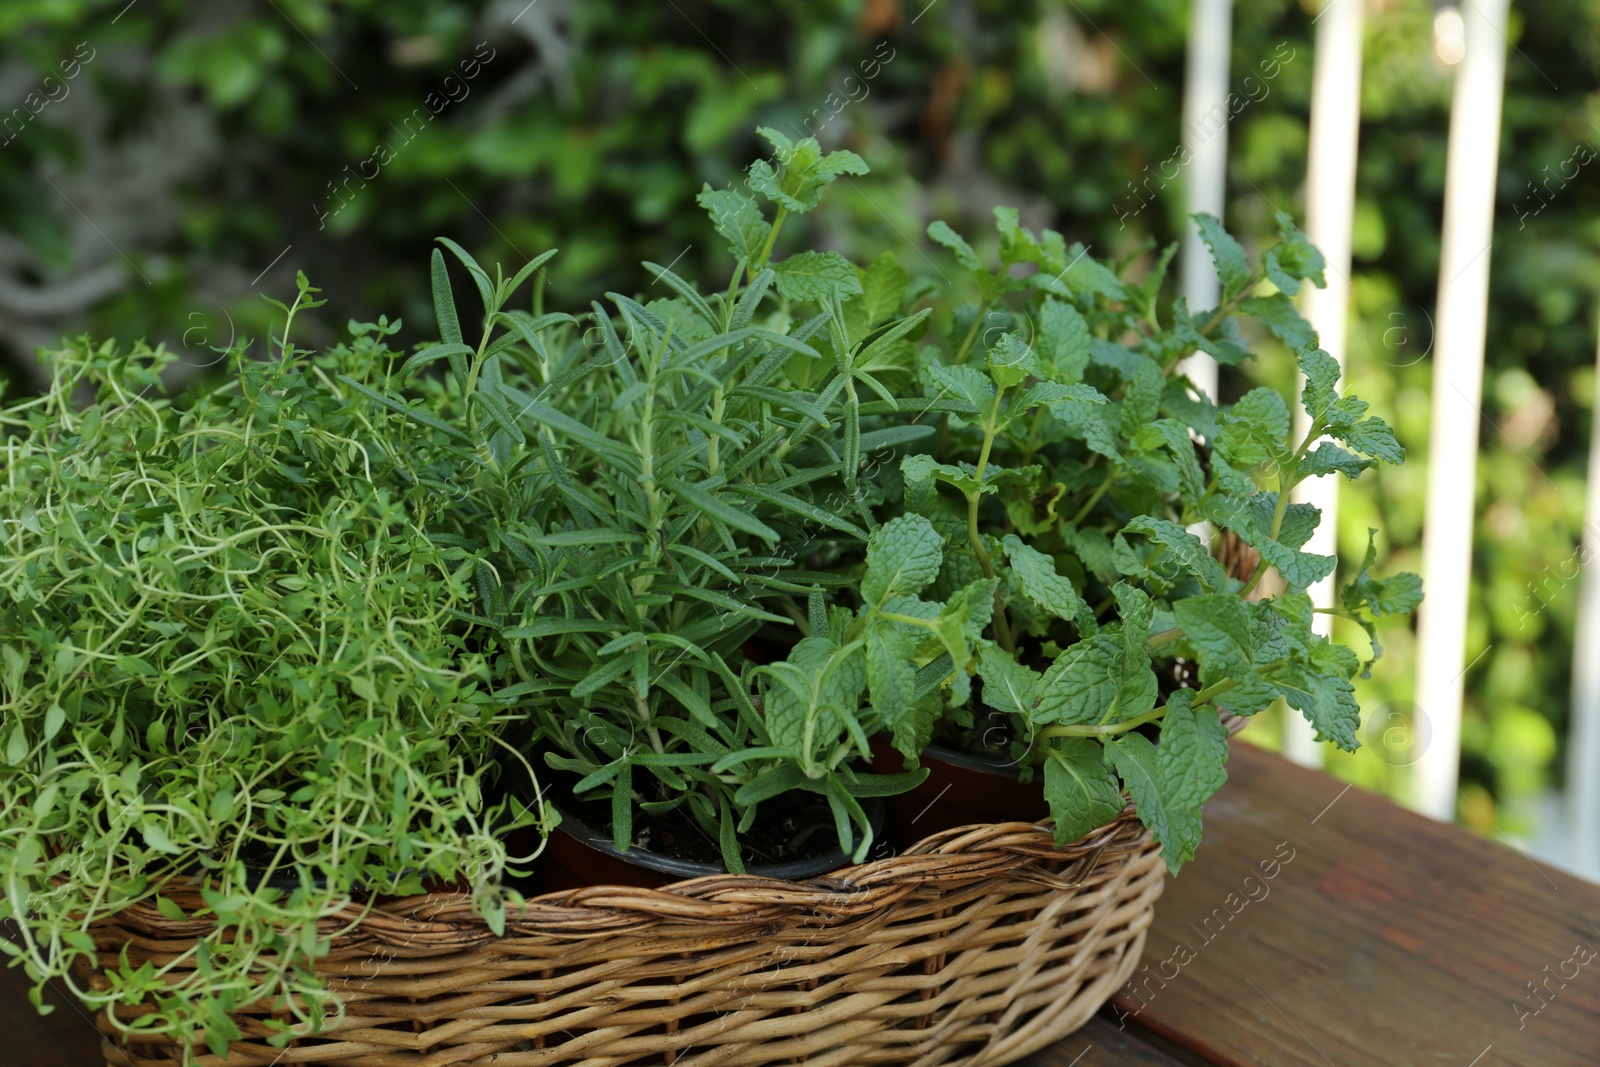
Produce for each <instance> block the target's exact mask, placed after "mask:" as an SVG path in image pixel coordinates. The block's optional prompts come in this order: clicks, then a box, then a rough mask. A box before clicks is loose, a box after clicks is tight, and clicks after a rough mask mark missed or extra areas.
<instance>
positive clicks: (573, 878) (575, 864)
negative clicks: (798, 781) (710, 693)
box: [538, 797, 884, 892]
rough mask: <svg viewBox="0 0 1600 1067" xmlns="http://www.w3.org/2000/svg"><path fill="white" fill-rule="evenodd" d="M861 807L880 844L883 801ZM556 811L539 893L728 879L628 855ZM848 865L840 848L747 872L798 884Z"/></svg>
mask: <svg viewBox="0 0 1600 1067" xmlns="http://www.w3.org/2000/svg"><path fill="white" fill-rule="evenodd" d="M782 802H783V798H782V797H776V798H774V799H772V800H770V801H768V802H767V803H769V804H781V803H782ZM861 806H862V807H863V808H865V809H866V812H867V818H868V820H869V821H870V822H871V824H872V830H873V836H874V839H875V840H876V839H880V838H881V837H882V835H883V826H884V804H883V801H882V800H880V799H878V798H876V797H863V798H862V800H861ZM555 808H556V810H557V811H559V812H560V813H561V825H560V826H558V827H557V828H556V831H555V833H553V834H551V835H550V840H549V841H548V842H547V843H546V845H545V850H544V853H543V854H542V855H541V856H540V857H539V869H538V881H539V891H540V892H550V891H554V890H566V889H582V888H585V887H587V886H592V885H629V886H640V887H643V888H646V889H655V888H659V887H660V886H664V885H668V884H670V883H672V882H679V881H683V880H684V879H687V878H702V877H705V876H706V875H712V874H723V873H725V872H724V870H723V868H722V866H721V865H720V864H712V863H697V862H695V861H693V860H681V859H678V858H677V857H675V856H667V855H663V854H661V853H659V852H650V851H647V850H645V849H642V848H638V847H634V848H630V849H628V850H627V851H626V852H624V851H622V850H621V849H618V848H617V846H616V845H615V844H614V843H613V842H612V840H611V835H610V834H609V833H606V832H604V831H601V830H599V829H596V828H595V827H593V826H590V825H589V824H588V823H586V822H584V821H583V820H582V819H580V818H579V817H577V816H576V815H574V814H572V812H571V811H570V810H568V809H567V808H566V807H563V806H562V805H561V804H559V803H557V804H556V805H555ZM850 863H851V860H850V856H849V854H848V853H846V852H845V851H844V850H843V849H838V848H836V849H833V850H832V851H830V852H827V853H826V854H824V855H821V856H816V857H814V858H812V859H804V860H794V861H791V862H788V863H764V864H753V865H751V866H749V867H747V868H746V869H745V872H746V873H747V874H752V875H759V876H761V877H763V878H779V879H782V880H784V881H787V882H796V881H801V880H803V879H806V878H814V877H816V876H817V875H819V874H827V873H828V872H829V871H835V870H838V869H839V868H841V867H848V866H850Z"/></svg>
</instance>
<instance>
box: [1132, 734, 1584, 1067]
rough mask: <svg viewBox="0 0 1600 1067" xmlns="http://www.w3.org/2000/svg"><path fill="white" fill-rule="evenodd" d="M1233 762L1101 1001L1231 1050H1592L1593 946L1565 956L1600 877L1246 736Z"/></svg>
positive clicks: (1338, 1054) (1278, 1066)
mask: <svg viewBox="0 0 1600 1067" xmlns="http://www.w3.org/2000/svg"><path fill="white" fill-rule="evenodd" d="M1230 762H1231V765H1230V767H1229V772H1230V775H1231V780H1230V781H1229V783H1228V784H1227V785H1226V786H1224V787H1223V789H1222V791H1221V792H1219V793H1218V794H1217V796H1216V797H1214V798H1213V799H1212V802H1211V804H1210V805H1209V806H1208V808H1207V811H1206V840H1205V843H1204V844H1203V845H1202V846H1201V848H1200V854H1199V856H1198V858H1197V859H1196V860H1195V862H1194V863H1193V864H1192V865H1190V866H1189V867H1186V868H1185V869H1184V871H1183V873H1182V874H1181V875H1179V876H1178V878H1177V879H1175V880H1173V881H1171V882H1170V883H1169V884H1168V888H1167V892H1166V895H1165V896H1163V897H1162V899H1161V902H1160V904H1159V905H1157V908H1156V922H1155V926H1154V927H1153V929H1152V931H1151V936H1150V941H1149V943H1148V946H1147V948H1146V950H1145V959H1144V964H1143V965H1142V966H1141V968H1140V969H1139V971H1138V972H1137V973H1136V975H1135V979H1134V982H1133V983H1132V984H1131V986H1129V987H1124V989H1123V991H1122V993H1121V994H1119V995H1118V997H1117V998H1116V1000H1115V1002H1114V1003H1115V1010H1116V1011H1117V1012H1118V1013H1124V1014H1125V1015H1126V1016H1127V1018H1128V1020H1129V1022H1130V1024H1131V1025H1133V1026H1139V1027H1147V1028H1149V1029H1150V1030H1153V1031H1155V1032H1156V1033H1159V1034H1163V1035H1165V1036H1167V1037H1169V1038H1171V1039H1172V1040H1173V1041H1174V1042H1176V1043H1178V1044H1180V1045H1182V1046H1185V1047H1186V1048H1189V1049H1192V1050H1193V1051H1195V1052H1196V1053H1198V1054H1200V1057H1201V1059H1202V1060H1203V1061H1204V1062H1209V1063H1217V1064H1223V1065H1227V1067H1242V1065H1246V1064H1250V1065H1256V1064H1260V1065H1264V1067H1335V1065H1337V1067H1368V1065H1371V1067H1410V1065H1419V1067H1420V1065H1423V1064H1426V1065H1429V1067H1513V1065H1514V1067H1580V1065H1581V1067H1595V1065H1596V1064H1600V956H1597V957H1595V958H1593V959H1592V960H1591V961H1590V962H1588V963H1587V964H1586V965H1585V964H1582V963H1581V962H1578V961H1580V960H1581V959H1582V958H1583V956H1584V955H1586V953H1584V952H1579V953H1578V955H1577V956H1574V949H1575V947H1578V946H1584V947H1585V948H1586V949H1589V950H1594V951H1597V952H1600V886H1596V885H1594V884H1592V883H1590V882H1586V881H1584V880H1582V879H1580V878H1577V877H1575V876H1572V875H1568V874H1563V873H1561V872H1558V871H1555V870H1552V869H1550V868H1547V867H1544V866H1541V865H1539V864H1537V863H1535V862H1533V861H1532V860H1530V859H1528V858H1527V857H1526V856H1525V855H1522V854H1520V853H1518V852H1516V851H1514V850H1513V849H1511V848H1509V847H1506V846H1504V845H1501V844H1497V843H1495V842H1491V841H1487V840H1484V839H1482V838H1479V837H1475V836H1473V835H1471V834H1468V833H1466V832H1464V831H1462V830H1460V829H1458V828H1456V827H1452V826H1446V825H1443V824H1440V823H1436V822H1433V821H1431V820H1429V819H1425V818H1423V817H1421V816H1418V815H1414V814H1411V813H1410V812H1407V811H1404V810H1402V809H1400V808H1397V807H1396V806H1395V805H1393V804H1391V803H1390V802H1388V801H1386V800H1384V799H1382V798H1380V797H1376V796H1373V795H1371V794H1369V793H1366V792H1364V791H1362V790H1360V789H1356V788H1347V787H1346V786H1345V785H1344V784H1343V783H1340V782H1337V781H1335V780H1334V779H1332V778H1329V777H1328V776H1327V775H1324V774H1320V773H1316V772H1313V771H1308V770H1304V769H1302V768H1299V767H1296V766H1294V765H1292V764H1290V763H1288V762H1286V761H1284V760H1282V759H1279V758H1278V757H1276V756H1273V755H1270V754H1268V753H1265V752H1262V751H1261V750H1259V749H1256V748H1254V747H1252V746H1250V745H1248V744H1236V745H1234V747H1233V756H1232V759H1231V761H1230ZM1283 857H1287V862H1283ZM1263 863H1265V864H1267V866H1266V868H1265V871H1270V872H1273V873H1275V875H1276V876H1275V877H1272V878H1270V879H1268V878H1267V877H1266V874H1265V873H1264V870H1263V867H1262V864H1263ZM1274 863H1276V864H1277V865H1276V867H1274V866H1273V864H1274ZM1252 895H1253V897H1254V898H1255V899H1252ZM1562 974H1564V975H1566V976H1567V977H1566V979H1565V981H1563V979H1562V978H1561V977H1560V975H1562ZM1530 983H1532V985H1531V986H1530ZM1533 986H1538V987H1540V991H1541V992H1542V994H1543V995H1542V999H1536V998H1535V994H1534V992H1533ZM1536 1010H1537V1014H1535V1011H1536ZM1524 1013H1525V1014H1524ZM1119 1017H1120V1015H1119ZM1134 1062H1137V1061H1134Z"/></svg>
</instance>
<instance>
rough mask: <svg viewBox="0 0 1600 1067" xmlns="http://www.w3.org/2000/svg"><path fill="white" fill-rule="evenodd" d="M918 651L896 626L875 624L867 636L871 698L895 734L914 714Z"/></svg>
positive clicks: (881, 623)
mask: <svg viewBox="0 0 1600 1067" xmlns="http://www.w3.org/2000/svg"><path fill="white" fill-rule="evenodd" d="M916 658H917V650H916V647H915V646H914V645H913V644H912V643H911V639H910V638H909V637H907V636H906V635H905V633H904V632H902V631H901V629H900V628H899V627H898V626H896V625H894V624H893V623H886V622H875V623H873V625H871V626H869V627H868V628H867V632H866V659H867V664H866V666H867V695H868V697H869V698H870V699H871V701H872V707H873V710H874V711H876V712H877V713H878V714H879V715H880V716H882V717H883V721H884V724H885V725H886V726H888V727H889V728H890V729H891V730H893V729H894V728H895V727H896V726H897V725H898V724H899V723H900V722H901V721H902V720H903V719H905V718H906V717H907V716H908V715H909V714H910V713H911V710H912V705H913V703H914V700H915V696H916V675H917V664H916Z"/></svg>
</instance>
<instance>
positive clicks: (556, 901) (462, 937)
mask: <svg viewBox="0 0 1600 1067" xmlns="http://www.w3.org/2000/svg"><path fill="white" fill-rule="evenodd" d="M1149 836H1150V835H1149V831H1148V830H1146V829H1145V828H1144V826H1143V825H1142V824H1141V823H1140V822H1139V819H1138V816H1137V814H1136V813H1135V811H1134V808H1133V805H1132V804H1131V803H1130V804H1128V805H1126V806H1125V807H1124V808H1123V810H1122V812H1121V813H1120V814H1119V815H1118V816H1117V817H1116V818H1115V819H1112V820H1111V821H1110V822H1108V823H1106V824H1105V825H1104V826H1101V827H1099V828H1097V829H1096V830H1094V831H1092V832H1090V833H1089V834H1087V835H1086V836H1084V837H1083V838H1081V839H1080V840H1078V841H1074V842H1072V843H1070V844H1068V845H1065V846H1063V847H1061V848H1057V847H1056V844H1055V838H1054V834H1053V831H1052V830H1051V829H1050V824H1049V823H1048V821H1046V822H1043V823H1027V822H1005V823H985V824H978V825H974V826H961V827H953V828H951V829H949V830H944V831H941V832H939V833H937V834H933V835H931V836H929V837H927V838H924V839H923V840H921V841H919V842H917V843H916V844H915V845H913V846H911V847H910V848H908V849H907V850H906V851H904V852H902V853H900V854H899V855H895V856H890V857H887V858H884V859H878V860H872V861H869V862H867V863H862V864H857V865H854V866H849V867H844V868H841V869H839V870H837V871H833V872H830V873H828V874H824V875H819V876H817V877H814V878H808V879H806V880H804V881H799V882H784V881H780V880H778V879H774V878H766V877H761V876H758V875H737V874H716V875H708V876H705V877H700V878H691V879H687V880H684V881H681V882H674V883H672V884H670V885H666V886H662V887H660V888H657V889H646V888H641V887H637V886H606V885H595V886H586V887H583V888H580V889H573V890H560V891H556V892H551V893H543V894H540V895H538V896H535V897H530V898H528V899H527V900H526V901H525V902H524V903H523V904H521V905H520V906H518V905H510V906H508V907H507V908H506V922H505V933H504V935H497V934H495V933H494V932H493V931H492V930H491V929H490V928H489V925H488V923H487V921H486V920H484V919H483V918H482V917H481V916H479V914H478V913H477V911H476V910H475V909H474V907H473V903H472V898H471V896H470V894H467V893H459V892H455V893H449V892H447V893H430V894H422V895H418V896H414V897H406V898H400V899H393V900H386V901H383V902H381V903H380V902H378V901H376V900H373V901H370V902H362V903H356V902H353V901H352V902H351V903H350V904H349V905H347V906H346V907H345V908H342V909H340V910H339V911H337V912H334V913H331V914H329V915H328V916H327V917H326V918H325V919H324V920H323V924H322V925H323V926H324V927H325V928H327V929H328V930H329V931H330V932H332V931H335V930H337V931H344V932H347V933H354V932H355V931H359V933H360V935H361V936H362V937H363V938H368V939H371V940H373V941H376V942H380V943H388V944H402V943H404V944H410V945H417V946H419V947H420V946H421V945H423V944H434V943H436V944H438V945H440V946H444V945H449V946H451V947H465V946H467V945H473V944H482V943H489V942H492V941H494V940H497V939H498V938H499V937H501V936H505V937H514V936H518V935H524V936H569V937H592V936H602V935H610V934H618V933H624V932H628V931H638V930H644V929H647V928H649V927H653V926H658V925H662V924H672V925H674V926H679V925H705V926H709V927H721V928H727V927H730V926H747V925H761V924H765V923H772V922H777V921H780V920H784V919H787V918H791V917H793V916H796V915H810V916H816V917H818V918H845V917H848V916H852V915H864V914H868V913H871V912H873V911H876V910H878V909H881V908H884V907H887V906H889V905H891V904H893V903H895V902H896V901H898V900H900V899H903V898H904V897H906V896H908V895H910V894H912V893H914V892H916V891H917V890H918V889H919V888H921V887H926V886H928V885H930V884H941V885H952V884H960V883H967V882H974V881H981V880H983V879H986V878H993V877H997V876H1004V875H1015V874H1018V873H1019V872H1020V873H1022V874H1023V875H1024V876H1025V877H1031V878H1033V879H1035V880H1039V881H1042V882H1048V883H1051V884H1055V885H1058V886H1059V887H1060V888H1069V887H1070V886H1072V885H1073V884H1074V882H1073V879H1074V877H1075V875H1074V872H1075V871H1076V870H1079V869H1087V868H1092V867H1093V865H1094V863H1095V861H1096V860H1097V859H1098V858H1099V857H1100V856H1101V855H1102V854H1103V853H1107V852H1110V853H1113V854H1115V853H1122V852H1129V853H1131V852H1136V851H1139V850H1141V849H1142V848H1144V847H1146V846H1147V845H1148V843H1149ZM1041 861H1046V862H1048V864H1049V866H1051V867H1056V868H1063V873H1062V874H1052V873H1050V872H1049V871H1047V870H1045V869H1044V868H1043V867H1042V866H1041ZM1027 868H1034V870H1032V871H1028V870H1026V869H1027ZM161 895H162V896H163V897H166V898H167V899H169V900H172V901H174V902H176V903H178V904H179V906H180V907H183V908H184V910H185V911H191V910H193V909H195V908H198V907H200V906H201V903H202V901H201V897H200V893H199V887H198V886H188V885H174V884H173V883H171V882H168V883H167V884H166V885H165V886H164V887H163V888H162V890H161ZM97 925H104V926H107V927H125V928H126V927H132V928H136V929H139V930H141V931H144V932H146V933H147V934H149V935H153V936H156V937H178V938H182V937H197V936H201V935H203V934H204V933H205V932H207V931H208V930H211V929H213V928H214V927H215V925H216V924H215V921H214V920H213V919H211V918H210V917H206V918H194V919H181V920H180V919H171V918H168V917H167V916H165V915H163V914H161V912H160V911H159V910H158V908H157V907H156V906H155V905H154V904H153V903H150V902H140V903H137V904H133V905H130V906H129V907H127V908H126V909H124V910H123V911H121V912H119V913H118V914H117V915H115V916H108V917H107V918H106V919H105V920H104V922H103V923H102V924H97ZM343 936H344V935H342V934H341V935H339V939H341V940H342V938H343Z"/></svg>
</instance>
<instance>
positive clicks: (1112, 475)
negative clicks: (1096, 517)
mask: <svg viewBox="0 0 1600 1067" xmlns="http://www.w3.org/2000/svg"><path fill="white" fill-rule="evenodd" d="M1116 479H1117V472H1116V471H1115V470H1108V471H1106V477H1105V480H1104V481H1102V482H1101V483H1100V488H1098V489H1096V490H1095V491H1094V494H1093V495H1092V496H1090V497H1089V499H1088V500H1087V501H1086V502H1085V503H1084V505H1083V507H1081V508H1079V509H1078V513H1077V514H1076V515H1074V516H1072V525H1074V526H1076V525H1078V523H1080V522H1082V521H1083V520H1084V519H1086V518H1088V517H1089V512H1091V511H1093V510H1094V506H1095V505H1096V504H1098V503H1100V498H1101V497H1103V496H1105V495H1106V490H1108V489H1110V488H1111V483H1112V482H1114V481H1116Z"/></svg>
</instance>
